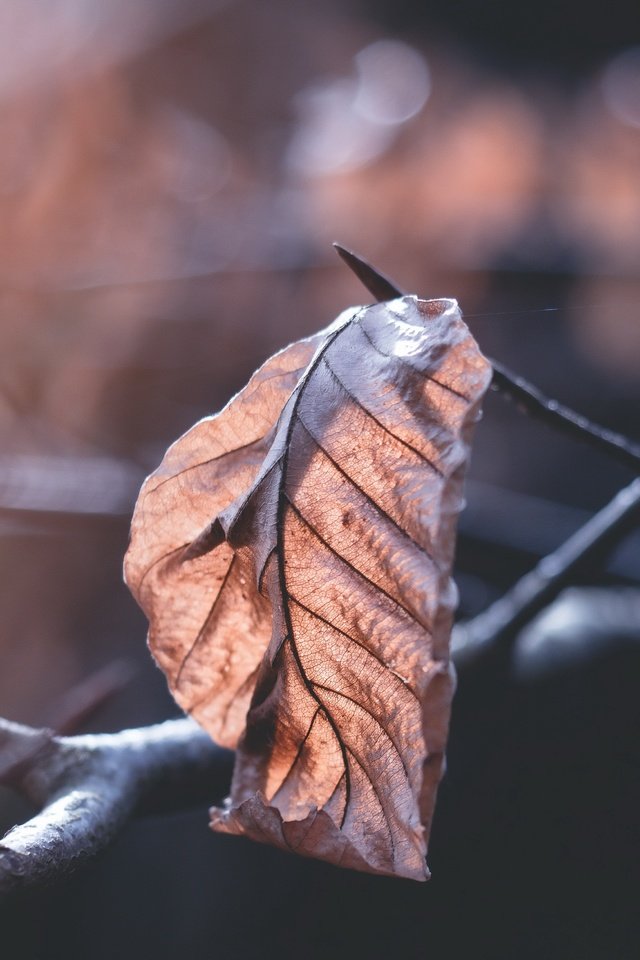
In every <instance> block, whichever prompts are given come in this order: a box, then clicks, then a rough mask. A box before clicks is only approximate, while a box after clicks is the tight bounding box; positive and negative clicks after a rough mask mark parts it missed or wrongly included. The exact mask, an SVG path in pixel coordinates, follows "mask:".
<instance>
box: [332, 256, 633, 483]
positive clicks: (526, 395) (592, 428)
mask: <svg viewBox="0 0 640 960" xmlns="http://www.w3.org/2000/svg"><path fill="white" fill-rule="evenodd" d="M334 247H335V249H336V251H337V253H338V254H339V256H340V257H341V258H342V259H343V260H344V262H345V263H346V264H347V266H348V267H349V268H350V269H351V270H352V271H353V272H354V273H355V275H356V276H357V277H358V279H359V280H361V281H362V283H363V284H364V285H365V287H366V288H367V290H368V291H369V293H371V294H372V295H373V296H374V297H375V298H376V300H378V301H384V300H392V299H394V298H395V297H401V296H403V293H402V291H401V290H400V288H399V287H397V286H396V285H395V284H394V283H392V281H391V280H389V279H388V277H385V276H384V275H383V274H381V273H379V272H378V271H377V270H376V269H375V268H374V267H372V266H371V264H369V263H367V262H366V260H362V258H361V257H358V256H357V255H356V254H355V253H352V252H351V251H350V250H346V249H345V248H344V247H341V246H340V244H338V243H334ZM488 359H489V362H490V363H491V365H492V366H493V387H494V388H495V389H496V390H497V391H499V392H500V393H502V394H503V395H504V396H506V397H509V399H511V400H514V401H515V402H516V403H517V405H518V406H519V407H521V408H522V409H523V410H525V411H526V413H528V414H529V416H531V417H535V418H536V419H538V420H542V421H543V422H544V423H547V424H549V425H550V426H552V427H555V428H556V429H557V430H561V431H562V432H563V433H566V434H568V435H569V436H572V437H575V438H577V439H579V440H585V441H587V442H588V443H590V444H592V445H593V446H595V447H598V449H600V450H603V451H604V452H605V453H608V454H609V455H610V456H611V457H613V458H614V459H615V460H618V461H619V462H620V463H623V464H624V465H625V466H627V467H631V468H632V469H634V470H636V471H637V470H638V469H639V468H640V446H639V445H638V444H636V443H633V442H632V441H630V440H629V439H628V438H627V437H624V436H622V434H619V433H615V432H614V431H613V430H608V429H607V428H606V427H601V426H599V425H598V424H595V423H591V422H590V421H589V420H587V418H586V417H583V416H582V415H581V414H579V413H575V411H573V410H571V409H570V408H569V407H565V406H563V405H562V404H560V403H558V402H557V400H553V399H551V398H550V397H547V396H545V394H543V393H542V391H541V390H538V388H537V387H535V386H533V384H531V383H528V382H527V381H526V380H524V379H523V378H522V377H520V376H517V374H515V373H512V371H510V370H509V369H508V368H507V367H505V366H504V364H502V363H500V362H498V361H497V360H492V359H491V357H489V358H488Z"/></svg>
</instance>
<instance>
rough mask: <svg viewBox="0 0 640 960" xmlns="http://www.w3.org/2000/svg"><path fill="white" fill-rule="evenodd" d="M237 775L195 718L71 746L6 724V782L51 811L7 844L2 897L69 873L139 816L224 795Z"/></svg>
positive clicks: (0, 874) (0, 777) (71, 740)
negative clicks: (147, 810) (129, 821)
mask: <svg viewBox="0 0 640 960" xmlns="http://www.w3.org/2000/svg"><path fill="white" fill-rule="evenodd" d="M230 767H231V764H230V754H229V753H228V751H225V750H221V749H220V748H219V747H216V746H215V745H214V744H213V743H212V741H211V740H210V738H209V737H208V736H207V734H205V733H204V732H203V731H202V730H200V728H198V727H197V726H196V725H195V724H194V723H193V722H192V721H191V720H188V719H181V720H169V721H167V722H166V723H162V724H158V725H156V726H151V727H145V728H142V729H139V730H123V731H122V732H120V733H113V734H97V735H90V736H79V737H68V738H64V737H55V736H54V735H53V734H51V733H50V732H48V731H43V730H33V729H31V728H29V727H24V726H21V725H19V724H14V723H10V722H9V721H6V720H2V721H0V782H2V783H5V784H7V785H10V786H12V787H13V788H14V789H16V790H18V791H19V792H20V793H22V794H23V795H24V796H25V797H27V799H29V800H30V801H31V802H32V803H33V804H34V805H36V806H40V807H42V809H41V811H40V813H38V814H36V815H35V816H34V817H33V818H32V819H31V820H29V821H28V822H27V823H24V824H21V825H19V826H16V827H14V828H13V829H12V830H10V831H9V832H8V833H7V834H6V836H5V837H4V838H3V839H2V841H0V894H6V893H8V892H10V891H13V890H16V889H23V888H26V887H28V886H33V885H35V884H40V883H45V882H47V881H49V880H53V879H57V878H58V877H60V876H62V875H64V874H65V873H68V872H70V871H71V870H72V869H74V868H75V867H76V866H78V865H79V864H80V863H82V862H83V861H85V860H87V859H89V858H90V857H93V856H94V855H95V854H96V853H98V852H99V851H100V850H102V849H103V848H104V847H106V846H107V845H108V843H109V842H110V841H111V840H112V838H113V837H114V836H115V835H116V834H117V833H118V831H119V830H120V829H121V827H122V826H123V824H124V823H125V822H126V821H127V820H128V819H129V818H130V817H131V816H132V815H133V813H134V812H136V811H137V810H142V811H144V810H145V809H153V810H154V812H156V811H157V812H160V811H163V810H165V811H166V810H167V809H172V808H175V807H184V806H188V805H189V803H190V802H193V801H194V800H196V799H199V800H205V799H206V800H209V801H210V800H211V799H213V798H215V797H220V796H222V795H223V794H224V793H225V791H226V790H227V788H228V782H229V776H230Z"/></svg>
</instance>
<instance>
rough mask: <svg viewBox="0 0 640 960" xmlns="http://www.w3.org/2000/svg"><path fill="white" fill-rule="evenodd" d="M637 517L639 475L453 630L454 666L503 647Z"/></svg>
mask: <svg viewBox="0 0 640 960" xmlns="http://www.w3.org/2000/svg"><path fill="white" fill-rule="evenodd" d="M638 521H640V479H638V480H634V481H633V483H631V484H629V486H628V487H625V488H624V489H623V490H621V491H620V492H619V493H617V494H616V496H615V497H614V498H613V500H611V501H610V503H608V504H607V506H606V507H604V508H603V509H602V510H600V511H599V513H597V514H596V515H595V516H594V517H592V518H591V519H590V520H589V521H588V522H587V523H585V524H584V526H582V527H581V528H580V529H579V530H578V531H577V532H576V533H574V534H573V536H572V537H569V539H568V540H566V541H565V542H564V543H563V544H562V546H560V547H558V549H557V550H555V551H554V552H553V553H550V554H549V555H548V556H546V557H545V558H544V559H543V560H541V561H540V563H538V564H537V566H536V567H534V569H533V570H531V571H530V572H529V573H527V574H525V576H524V577H522V579H520V580H519V581H518V582H517V583H516V584H515V586H514V587H512V588H511V590H509V591H508V592H507V593H505V594H504V595H503V596H502V597H500V599H499V600H496V602H495V603H493V604H491V606H490V607H489V608H488V609H487V610H485V611H484V612H483V613H481V614H479V615H478V616H477V617H474V618H473V620H470V621H469V622H468V623H466V624H460V625H458V626H457V627H456V628H455V629H454V631H453V643H452V653H453V659H454V662H455V664H456V667H458V668H461V669H466V668H468V667H470V666H472V665H473V664H474V663H476V662H477V661H478V659H479V658H480V657H482V656H484V655H485V654H487V653H489V652H491V654H494V653H496V654H499V653H501V652H503V651H505V650H507V649H508V648H509V646H510V644H511V641H512V639H513V637H514V636H515V635H516V633H517V632H518V631H519V630H521V629H522V627H523V626H524V625H525V624H527V623H529V621H530V620H532V619H533V617H535V616H536V614H537V613H539V612H540V611H541V610H542V609H543V608H544V607H546V606H547V604H549V603H551V601H552V600H554V599H555V598H556V597H557V596H558V594H559V593H560V591H561V590H562V589H563V588H564V587H565V586H567V585H568V584H569V583H570V582H571V581H572V580H573V579H574V578H575V576H576V574H577V573H578V572H579V571H580V570H581V569H582V568H584V567H585V566H587V565H588V564H594V563H596V562H597V561H598V560H600V559H601V558H602V557H604V556H606V555H607V554H608V553H609V551H610V550H612V549H613V547H615V546H616V545H617V544H618V543H619V542H620V541H621V540H622V539H623V538H624V537H625V536H627V534H628V533H630V532H631V530H632V529H633V528H634V526H635V525H636V524H637V523H638Z"/></svg>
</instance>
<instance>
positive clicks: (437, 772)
mask: <svg viewBox="0 0 640 960" xmlns="http://www.w3.org/2000/svg"><path fill="white" fill-rule="evenodd" d="M489 380H490V367H489V364H488V362H487V361H486V360H485V359H484V357H483V356H482V355H481V354H480V352H479V350H478V348H477V345H476V343H475V341H474V340H473V338H472V337H471V335H470V334H469V331H468V329H467V328H466V326H465V324H464V323H463V321H462V319H461V317H460V313H459V310H458V307H457V304H456V303H455V301H453V300H434V301H423V300H417V299H416V298H414V297H401V298H398V299H397V300H394V301H391V302H388V303H384V304H379V305H376V306H372V307H367V308H362V309H356V310H353V311H348V312H347V313H345V314H343V315H342V316H341V317H339V318H338V320H336V321H335V323H334V324H333V325H332V326H331V327H329V328H327V329H326V330H324V331H322V332H321V333H320V334H318V335H317V336H316V337H313V338H311V339H309V340H304V341H300V342H298V343H296V344H293V345H292V346H290V347H288V348H287V349H286V350H284V351H282V352H281V353H279V354H277V355H276V356H275V357H273V358H271V359H270V360H269V361H267V363H266V364H265V365H264V366H263V367H262V368H261V369H260V370H259V371H258V372H257V373H256V374H255V375H254V377H253V378H252V380H251V381H250V382H249V384H248V386H247V387H246V388H245V390H243V391H242V392H241V393H240V394H238V396H237V397H235V398H234V399H233V400H232V401H231V402H230V403H229V404H228V406H227V407H225V409H224V410H223V411H222V412H221V413H220V414H218V415H217V416H215V417H211V418H207V419H206V420H203V421H201V422H200V423H199V424H197V425H196V426H195V427H194V428H193V429H192V430H191V431H189V432H188V433H187V434H185V436H184V437H182V438H181V439H180V440H178V441H177V443H175V444H174V445H173V447H171V448H170V450H169V452H168V453H167V455H166V457H165V459H164V461H163V463H162V464H161V466H160V467H159V469H158V470H157V471H156V473H154V474H153V475H152V476H151V477H150V478H149V479H148V480H147V481H146V484H145V486H144V487H143V490H142V492H141V495H140V499H139V501H138V505H137V508H136V512H135V516H134V521H133V528H132V543H131V547H130V550H129V553H128V556H127V561H126V574H127V579H128V582H129V584H130V586H131V588H132V590H133V592H134V593H135V595H136V596H137V598H138V600H139V601H140V603H141V605H142V606H143V608H144V609H145V611H146V613H147V615H148V616H149V620H150V634H149V642H150V645H151V649H152V651H153V653H154V656H155V657H156V659H157V661H158V663H159V664H160V666H161V667H162V668H163V669H164V671H165V672H166V674H167V676H168V679H169V684H170V687H171V689H172V691H173V694H174V696H175V698H176V700H177V701H178V703H179V704H180V705H181V706H182V707H183V708H184V709H185V710H186V711H188V712H189V713H192V714H193V716H194V717H195V718H196V719H197V720H198V721H199V722H200V723H202V725H203V726H204V727H206V729H207V730H209V732H210V733H211V735H212V736H213V737H214V739H216V740H218V741H219V742H220V743H223V744H225V745H228V746H235V747H237V757H236V765H235V771H234V778H233V784H232V791H231V797H230V799H229V801H228V802H227V805H226V806H225V808H224V809H214V810H213V811H212V825H213V827H214V829H216V830H220V831H223V832H228V833H237V834H244V835H247V836H251V837H253V838H255V839H257V840H261V841H267V842H270V843H273V844H276V845H277V846H280V847H282V848H284V849H287V850H295V851H297V852H299V853H303V854H306V855H310V856H315V857H320V858H322V859H326V860H329V861H330V862H332V863H336V864H341V865H343V866H349V867H353V868H356V869H360V870H367V871H369V872H373V873H381V874H389V875H398V876H404V877H411V878H414V879H418V880H421V879H426V877H427V876H428V873H427V870H426V865H425V854H426V838H427V837H428V831H429V825H430V821H431V817H432V813H433V806H434V802H435V794H436V789H437V784H438V781H439V779H440V777H441V773H442V768H443V762H444V749H445V744H446V736H447V729H448V722H449V711H450V701H451V697H452V693H453V686H454V681H453V676H452V671H451V668H450V664H449V652H448V642H449V634H450V629H451V619H452V614H453V608H454V606H455V588H454V585H453V583H452V581H451V564H452V558H453V550H454V541H455V522H456V517H457V513H458V511H459V509H460V506H461V485H462V476H463V472H464V470H465V467H466V464H467V460H468V452H469V439H470V431H471V429H472V426H473V424H474V422H475V421H476V419H477V417H478V412H479V403H480V400H481V397H482V395H483V393H484V391H485V390H486V388H487V386H488V384H489Z"/></svg>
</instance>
